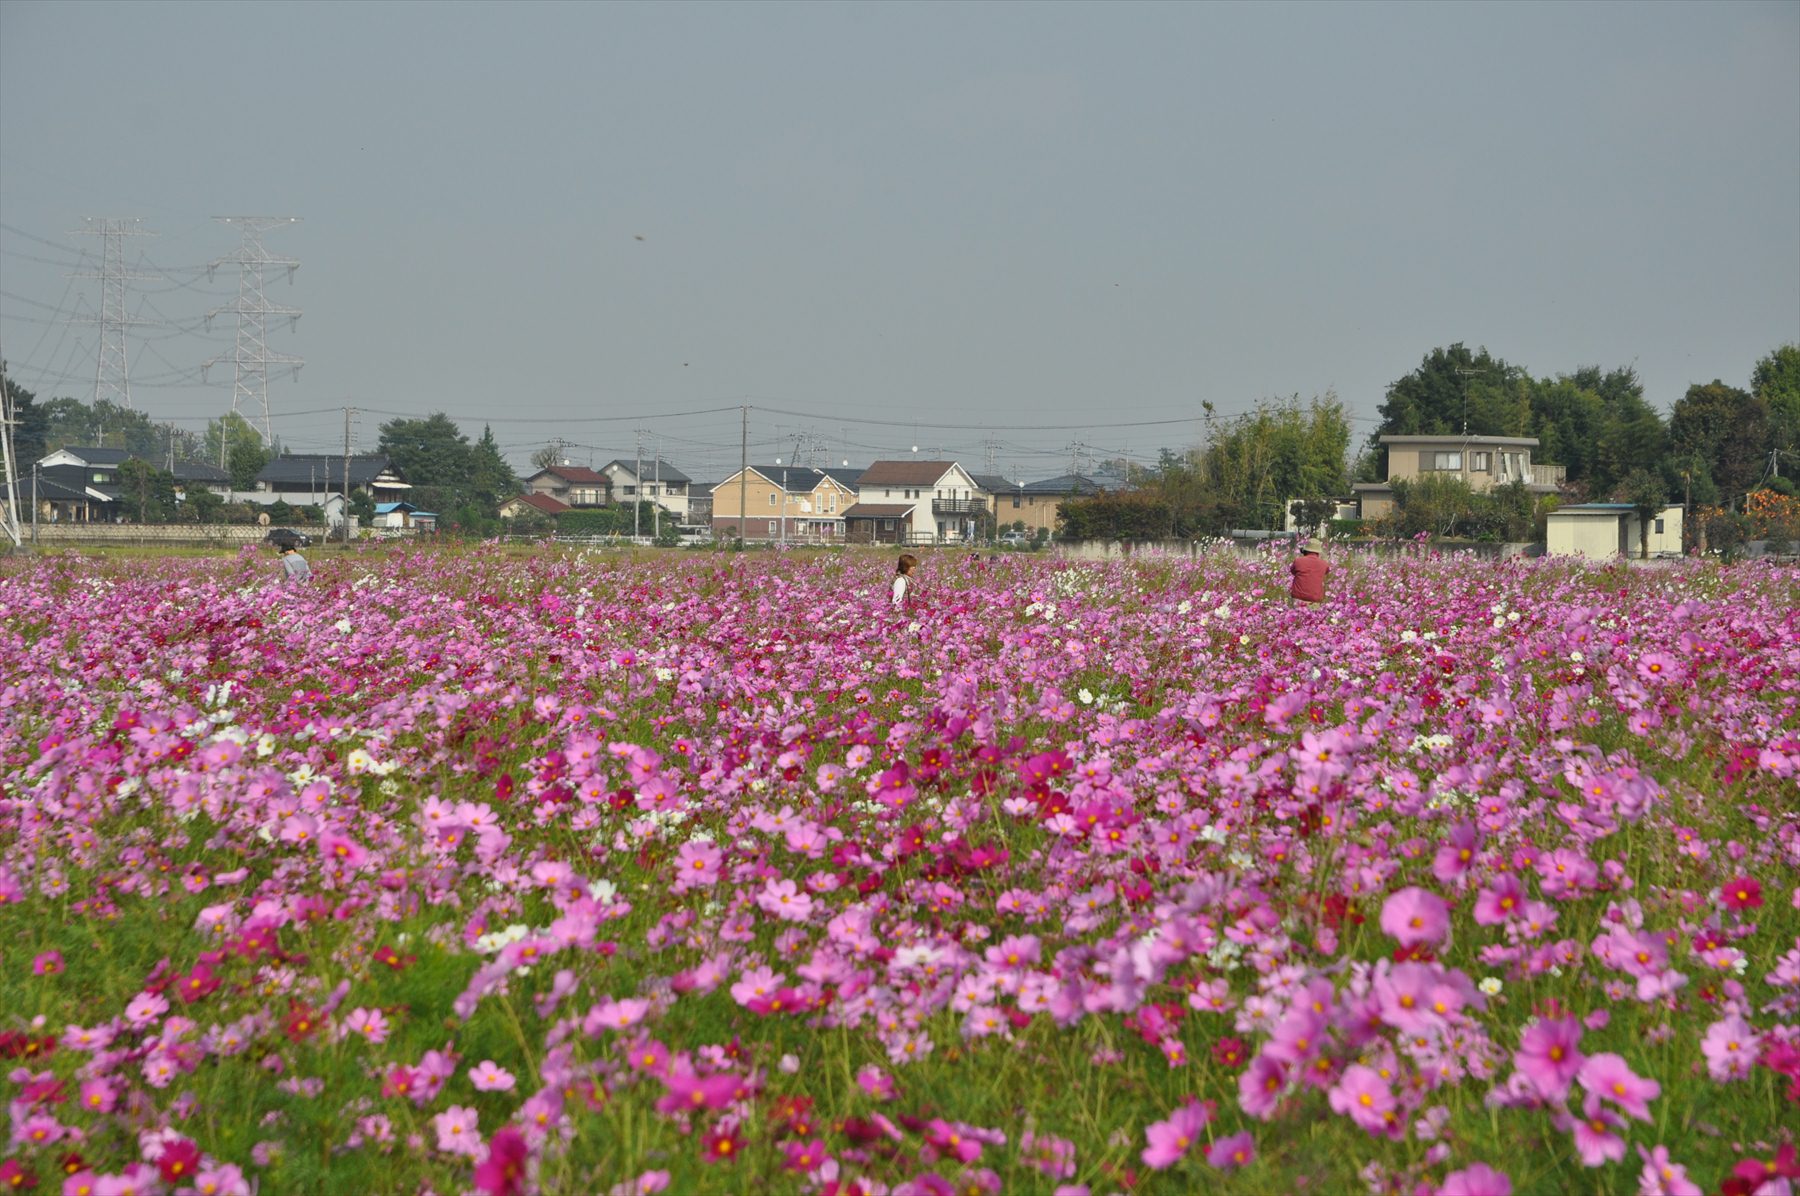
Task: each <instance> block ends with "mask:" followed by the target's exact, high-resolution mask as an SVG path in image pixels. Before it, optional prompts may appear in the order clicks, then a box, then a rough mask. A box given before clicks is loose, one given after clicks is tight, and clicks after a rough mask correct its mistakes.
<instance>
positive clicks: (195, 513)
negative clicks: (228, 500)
mask: <svg viewBox="0 0 1800 1196" xmlns="http://www.w3.org/2000/svg"><path fill="white" fill-rule="evenodd" d="M181 505H182V507H183V509H184V510H185V511H186V512H187V514H188V516H189V517H190V518H192V519H193V521H194V522H195V523H213V522H215V521H217V520H218V518H219V513H220V512H221V511H223V510H224V509H225V500H224V499H223V498H221V497H219V496H218V495H217V494H214V493H213V492H212V491H211V490H206V489H199V488H196V489H195V490H193V491H192V492H191V493H189V494H188V496H187V501H186V502H184V503H182V504H181Z"/></svg>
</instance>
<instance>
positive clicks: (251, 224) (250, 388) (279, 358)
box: [200, 216, 306, 443]
mask: <svg viewBox="0 0 1800 1196" xmlns="http://www.w3.org/2000/svg"><path fill="white" fill-rule="evenodd" d="M216 219H218V220H219V221H221V222H222V223H225V224H231V225H235V226H237V228H238V231H239V233H240V234H241V235H242V237H243V240H242V242H241V243H240V244H239V246H238V251H237V252H236V253H233V254H229V255H227V256H226V257H222V258H220V259H219V260H218V261H216V262H214V263H212V265H210V266H208V267H207V270H206V272H207V276H208V277H209V278H210V277H211V276H212V272H213V271H214V270H216V269H217V268H218V267H220V266H227V265H235V266H237V268H238V293H237V299H236V300H234V301H233V302H231V303H228V304H226V305H225V306H224V307H215V308H214V309H213V310H211V311H209V312H207V313H206V320H207V324H208V326H210V325H211V323H212V318H213V317H214V316H218V315H224V314H227V313H230V314H232V315H235V316H236V317H237V343H236V344H235V345H234V346H233V347H232V351H231V353H230V354H229V355H226V354H220V355H219V356H218V357H214V358H213V359H212V360H210V361H208V362H206V363H205V364H204V365H202V366H201V367H200V371H201V376H202V377H204V376H205V374H206V371H207V370H209V369H211V368H212V367H213V366H215V365H218V364H219V363H220V362H230V363H231V365H232V367H233V369H234V370H235V373H234V375H233V378H232V386H231V410H232V412H233V413H235V414H238V415H243V414H244V412H243V409H244V408H245V407H246V406H248V407H249V408H250V409H251V411H253V412H255V411H260V412H261V413H262V434H263V441H264V442H265V443H273V442H274V440H275V433H274V430H273V429H272V428H271V427H270V424H269V367H270V366H275V367H278V368H281V367H292V369H293V371H294V376H295V377H299V375H300V367H301V366H303V365H305V364H306V361H305V359H304V358H300V357H295V356H292V355H291V354H287V353H271V352H269V342H268V331H269V317H270V316H274V317H276V318H277V319H279V318H282V317H286V318H287V321H288V327H289V328H292V327H293V326H294V325H295V324H297V323H299V321H300V309H299V308H297V307H285V306H282V305H281V304H276V303H270V302H269V300H268V297H267V296H266V295H264V294H263V282H264V276H265V275H266V274H267V272H268V271H270V270H272V269H284V270H286V271H287V276H288V282H289V284H290V285H291V284H292V283H293V281H294V271H295V270H298V269H299V268H300V262H299V261H298V260H297V259H295V258H291V257H275V256H274V255H272V254H271V253H270V252H269V251H268V250H267V249H265V248H263V237H264V235H265V234H267V233H270V232H273V231H274V230H276V229H278V228H287V227H288V226H289V225H293V224H298V223H299V219H298V218H297V217H293V216H219V217H216ZM245 418H249V417H248V416H246V417H245Z"/></svg>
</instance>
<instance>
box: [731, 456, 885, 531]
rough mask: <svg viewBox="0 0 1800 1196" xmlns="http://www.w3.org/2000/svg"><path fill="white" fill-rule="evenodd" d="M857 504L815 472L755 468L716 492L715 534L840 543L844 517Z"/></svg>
mask: <svg viewBox="0 0 1800 1196" xmlns="http://www.w3.org/2000/svg"><path fill="white" fill-rule="evenodd" d="M855 502H856V495H855V493H854V492H853V491H852V490H851V489H850V488H849V487H848V486H845V485H844V484H843V483H842V482H840V481H838V480H837V479H836V478H834V477H832V476H831V475H830V474H827V473H824V472H822V471H820V470H817V469H802V468H798V467H796V466H792V465H752V466H751V467H750V468H749V469H748V470H736V471H734V472H733V473H732V474H731V476H729V477H727V478H725V479H724V480H723V481H720V482H716V483H714V484H713V488H712V529H713V535H714V536H717V537H720V538H733V537H737V536H740V535H741V536H742V537H743V539H744V540H746V541H750V540H776V541H781V542H783V543H789V544H842V543H843V542H844V513H845V512H846V511H848V510H849V509H850V507H851V506H852V505H853V504H854V503H855Z"/></svg>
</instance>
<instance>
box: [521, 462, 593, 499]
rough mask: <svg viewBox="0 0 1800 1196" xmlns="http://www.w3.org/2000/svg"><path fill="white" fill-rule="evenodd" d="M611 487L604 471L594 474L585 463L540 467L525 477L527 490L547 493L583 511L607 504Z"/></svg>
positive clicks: (533, 492) (535, 492)
mask: <svg viewBox="0 0 1800 1196" xmlns="http://www.w3.org/2000/svg"><path fill="white" fill-rule="evenodd" d="M611 488H612V483H611V482H610V481H609V480H607V477H606V475H605V474H602V473H596V472H595V471H594V470H591V469H589V468H588V467H587V466H585V465H569V464H567V463H564V464H562V465H552V466H550V467H549V468H548V469H540V470H538V471H537V472H536V473H534V474H532V475H531V476H530V477H528V478H526V479H525V489H526V491H527V492H529V493H531V494H547V495H549V496H550V497H551V498H554V499H555V500H556V501H558V502H560V503H563V504H565V505H567V506H571V507H574V508H575V509H576V510H583V511H591V510H594V509H596V508H599V507H604V506H606V505H607V504H608V503H610V502H611V501H612V500H611V498H610V496H609V491H610V490H611Z"/></svg>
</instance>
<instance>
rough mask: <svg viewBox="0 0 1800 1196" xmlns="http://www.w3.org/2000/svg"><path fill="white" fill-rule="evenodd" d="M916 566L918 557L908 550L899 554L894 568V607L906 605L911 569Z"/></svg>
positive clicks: (910, 581)
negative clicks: (898, 560) (897, 563)
mask: <svg viewBox="0 0 1800 1196" xmlns="http://www.w3.org/2000/svg"><path fill="white" fill-rule="evenodd" d="M918 567H919V558H918V557H916V556H914V555H913V554H912V553H910V552H903V553H901V554H900V563H899V565H898V566H896V567H895V569H894V609H896V610H898V609H899V608H901V607H902V606H905V605H906V591H907V590H909V589H911V588H912V571H913V570H914V569H917V568H918Z"/></svg>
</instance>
